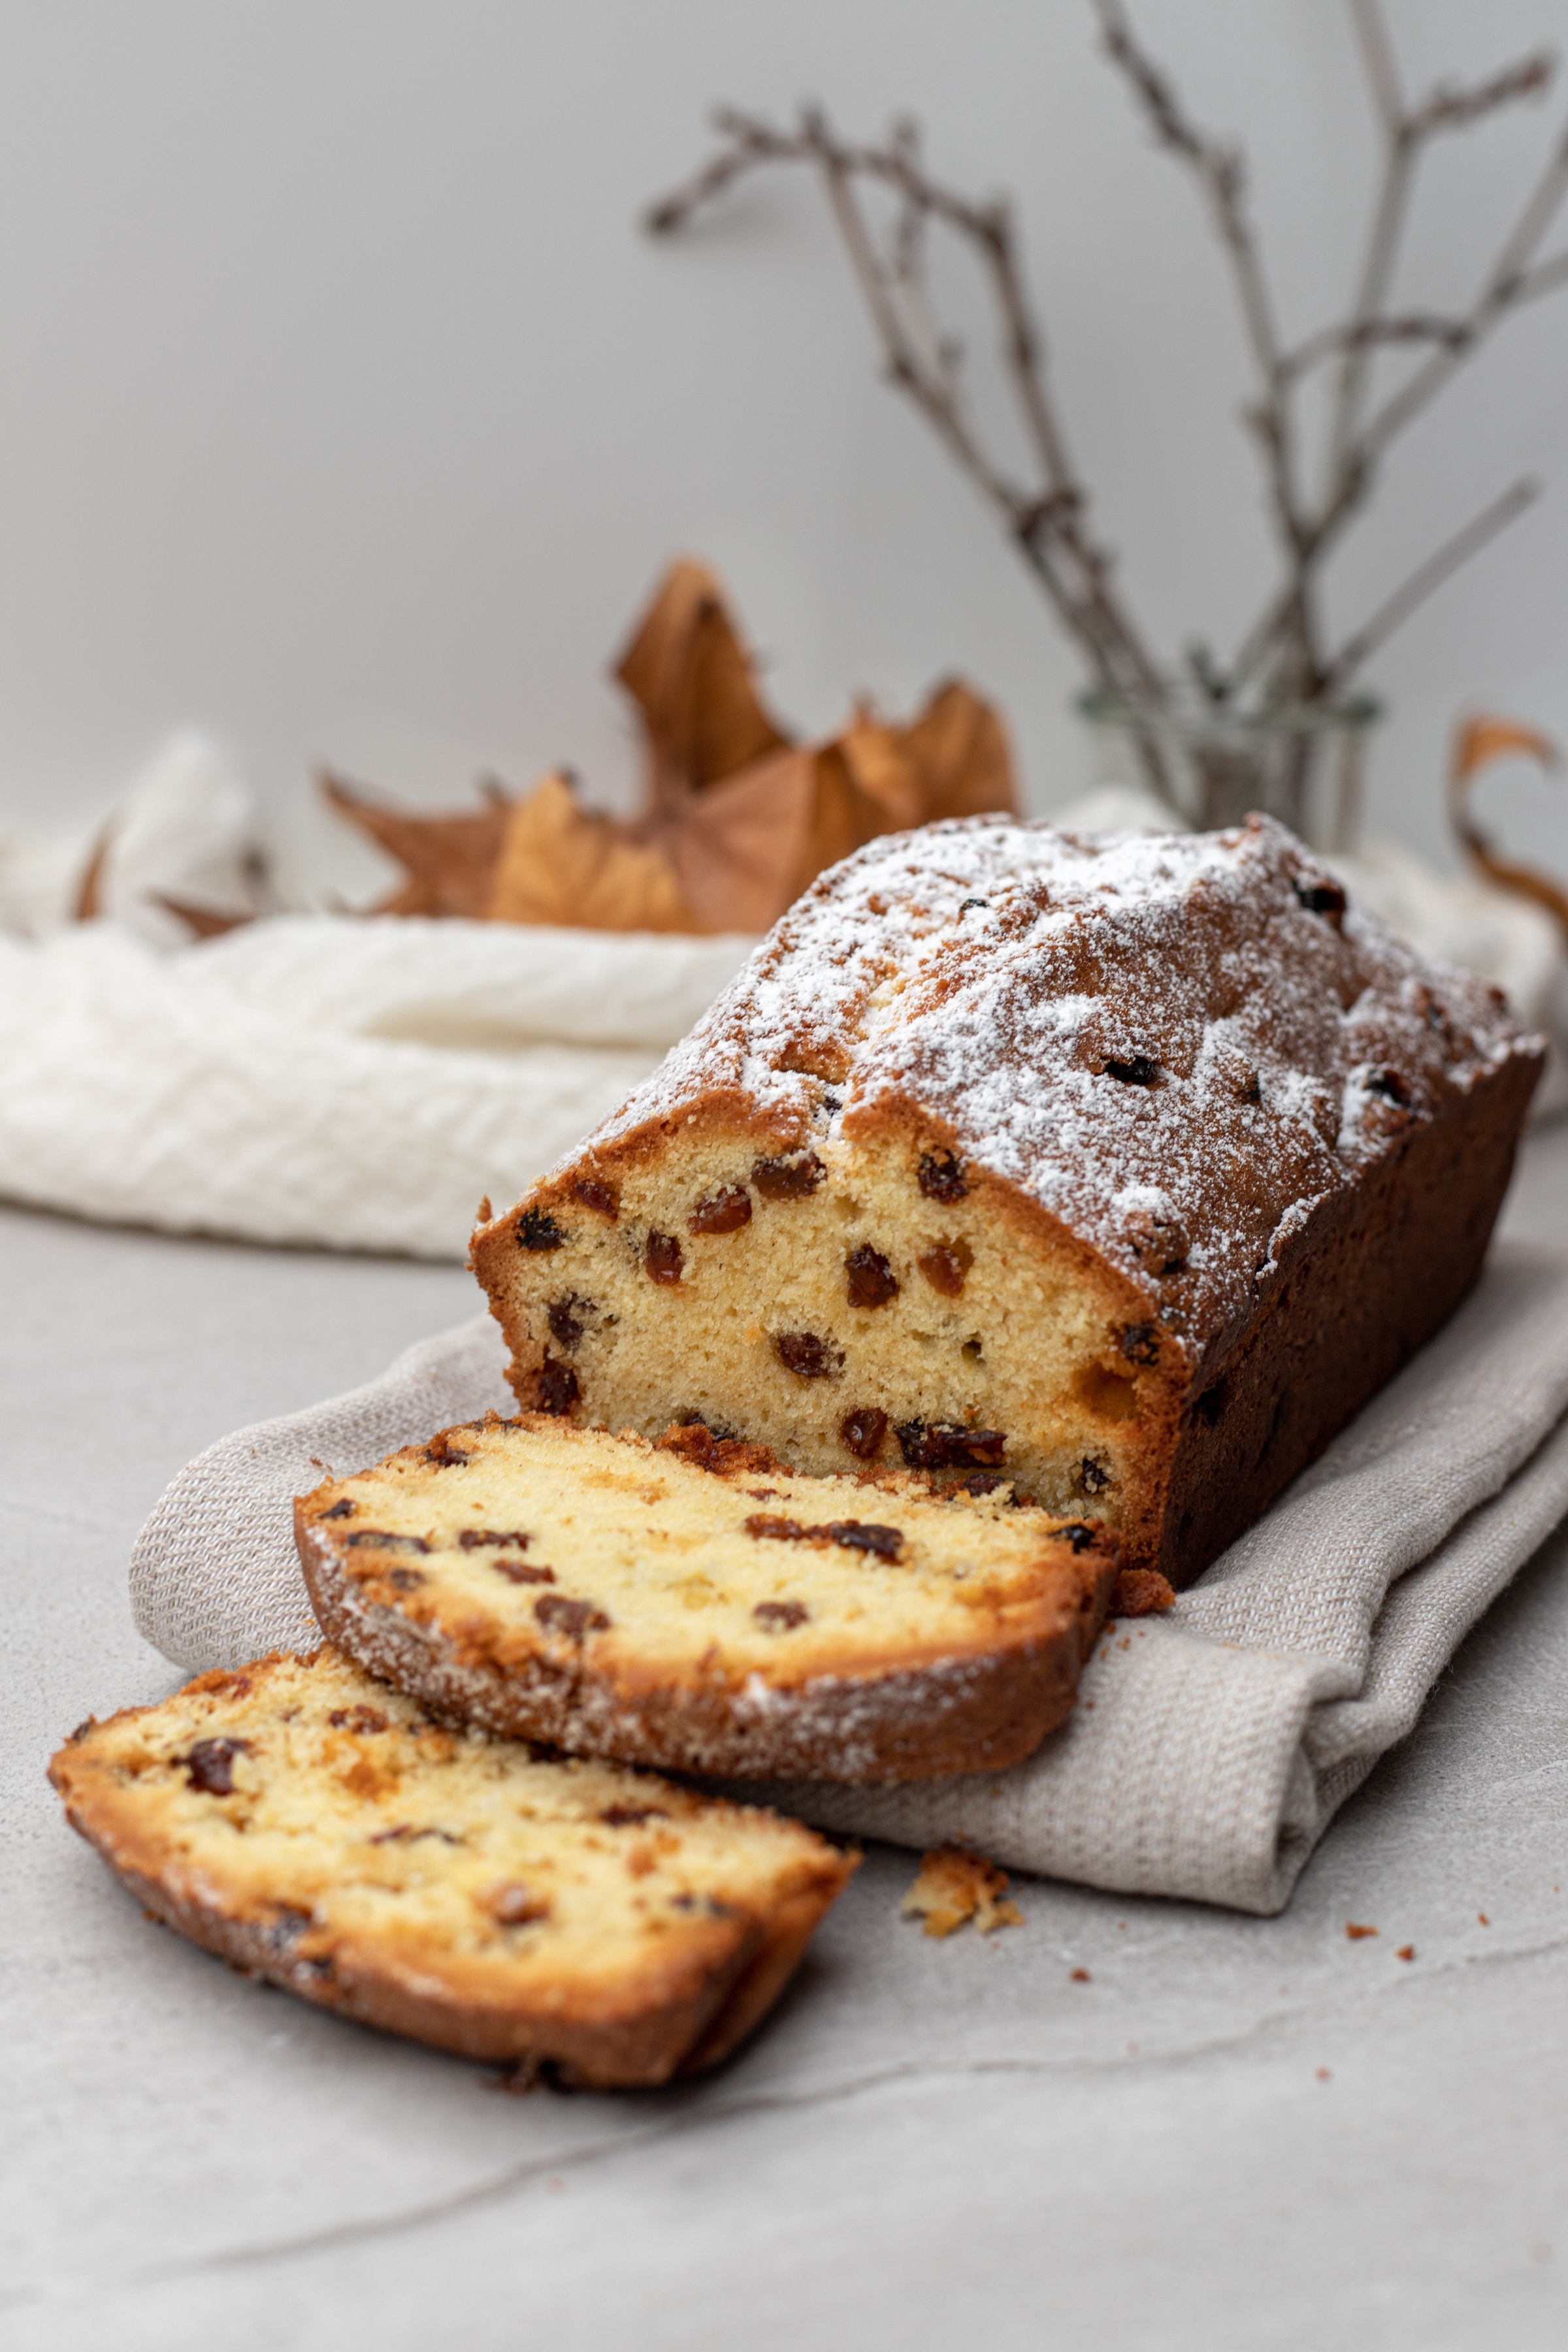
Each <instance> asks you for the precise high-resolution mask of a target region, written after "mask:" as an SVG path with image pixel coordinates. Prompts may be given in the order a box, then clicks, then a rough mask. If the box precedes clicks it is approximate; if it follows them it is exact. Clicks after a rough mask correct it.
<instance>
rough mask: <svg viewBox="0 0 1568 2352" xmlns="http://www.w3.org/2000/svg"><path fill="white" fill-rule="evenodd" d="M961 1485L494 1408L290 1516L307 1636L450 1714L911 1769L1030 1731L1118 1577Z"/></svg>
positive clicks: (682, 1749) (752, 1762) (670, 1758)
mask: <svg viewBox="0 0 1568 2352" xmlns="http://www.w3.org/2000/svg"><path fill="white" fill-rule="evenodd" d="M970 1486H971V1487H977V1488H979V1489H981V1490H982V1491H979V1492H973V1491H970V1490H969V1489H968V1488H960V1489H958V1490H957V1491H953V1492H951V1493H946V1494H933V1493H932V1492H931V1481H930V1480H929V1479H928V1478H926V1477H925V1476H923V1475H920V1474H917V1473H914V1472H910V1471H907V1470H898V1471H894V1470H887V1471H883V1472H880V1473H878V1474H872V1475H867V1474H866V1473H864V1472H862V1473H860V1474H859V1475H853V1476H850V1475H842V1476H837V1477H816V1478H813V1477H802V1476H797V1475H794V1474H793V1473H792V1472H790V1471H788V1470H786V1469H785V1468H784V1466H783V1465H781V1464H780V1463H779V1461H778V1460H777V1458H776V1456H775V1455H774V1454H772V1453H771V1452H770V1451H769V1450H768V1449H767V1448H765V1447H761V1446H754V1445H743V1444H736V1443H733V1442H730V1443H720V1442H716V1441H715V1440H714V1439H713V1438H712V1437H711V1436H710V1433H709V1432H708V1431H707V1430H706V1429H705V1428H703V1427H701V1426H700V1425H696V1426H693V1427H691V1428H689V1429H684V1430H674V1431H671V1432H670V1433H669V1434H668V1437H666V1438H665V1439H664V1440H663V1441H662V1442H661V1444H659V1445H658V1446H657V1447H655V1446H653V1445H650V1444H648V1443H647V1440H646V1439H645V1438H641V1437H637V1436H635V1435H626V1436H622V1437H613V1436H611V1435H610V1434H609V1433H607V1432H606V1431H603V1430H589V1429H578V1428H575V1427H574V1426H573V1425H572V1424H571V1423H569V1422H567V1421H564V1420H563V1419H561V1418H560V1417H558V1416H552V1415H551V1414H547V1413H531V1414H525V1415H524V1416H523V1417H522V1419H521V1421H517V1422H503V1421H501V1420H500V1419H499V1418H497V1417H495V1416H493V1415H492V1416H491V1417H490V1419H489V1422H485V1423H472V1424H470V1425H468V1426H467V1427H464V1428H460V1429H451V1430H445V1431H443V1432H442V1433H440V1434H439V1435H438V1436H437V1437H436V1438H434V1439H432V1440H431V1442H430V1443H429V1444H427V1445H411V1446H407V1447H405V1449H404V1450H403V1451H402V1452H401V1453H398V1454H393V1455H392V1456H391V1457H390V1458H389V1459H388V1460H387V1461H385V1462H384V1463H381V1464H380V1465H378V1466H377V1467H376V1468H374V1469H372V1470H363V1471H360V1472H359V1473H357V1474H356V1475H354V1476H353V1477H350V1478H335V1479H330V1480H329V1481H328V1482H327V1483H326V1484H325V1485H324V1486H319V1487H317V1489H316V1491H315V1492H314V1493H313V1494H311V1495H307V1496H304V1497H302V1499H301V1500H300V1502H299V1503H298V1504H297V1505H296V1506H295V1527H296V1532H297V1536H298V1540H299V1546H300V1559H301V1561H302V1562H303V1565H304V1570H305V1580H306V1583H307V1585H308V1587H309V1589H310V1600H311V1604H312V1606H313V1607H314V1609H315V1612H316V1614H317V1616H318V1617H319V1619H320V1620H321V1629H322V1631H323V1633H326V1634H327V1635H328V1637H329V1639H331V1641H333V1642H335V1643H338V1644H339V1645H340V1646H341V1647H342V1649H344V1650H347V1651H348V1652H349V1653H350V1654H352V1655H353V1656H354V1657H355V1658H357V1659H358V1660H359V1661H360V1662H361V1664H363V1665H365V1666H368V1667H370V1668H371V1669H372V1670H373V1671H374V1672H376V1673H378V1674H383V1675H388V1676H389V1677H390V1678H391V1679H392V1680H393V1681H395V1683H397V1684H398V1685H400V1687H402V1688H403V1689H405V1690H408V1691H412V1692H414V1693H416V1694H417V1695H419V1696H423V1697H425V1698H427V1699H429V1700H430V1701H432V1702H433V1703H434V1704H436V1705H437V1706H441V1707H443V1708H446V1709H447V1710H448V1711H450V1712H452V1713H455V1714H458V1715H459V1716H461V1717H465V1718H466V1719H468V1720H471V1721H474V1722H478V1723H482V1724H485V1725H487V1726H489V1728H490V1729H492V1730H495V1731H501V1732H507V1733H511V1734H515V1735H520V1736H521V1737H524V1738H532V1739H548V1740H551V1741H553V1742H554V1743H555V1744H556V1745H557V1746H559V1747H562V1748H569V1749H572V1750H574V1752H577V1753H581V1754H587V1755H595V1756H611V1757H616V1758H619V1759H622V1760H623V1761H627V1762H632V1763H639V1764H658V1765H664V1766H667V1767H668V1768H670V1769H677V1770H679V1769H686V1770H700V1771H710V1772H721V1773H727V1774H730V1775H732V1776H734V1777H736V1778H742V1779H750V1780H761V1779H767V1778H770V1777H773V1776H776V1775H784V1774H788V1775H792V1776H796V1777H802V1778H806V1779H817V1780H916V1779H922V1778H926V1777H929V1776H931V1775H933V1774H936V1773H941V1772H963V1771H978V1770H982V1769H994V1768H997V1767H1000V1766H1002V1765H1005V1764H1014V1763H1016V1762H1018V1761H1019V1760H1020V1759H1022V1758H1023V1757H1025V1756H1027V1755H1028V1754H1029V1753H1030V1752H1031V1751H1032V1750H1033V1749H1034V1748H1037V1746H1038V1745H1039V1742H1040V1741H1041V1739H1042V1738H1044V1737H1045V1735H1046V1733H1047V1731H1049V1730H1050V1729H1051V1728H1052V1727H1054V1726H1055V1725H1056V1724H1058V1723H1059V1722H1060V1721H1061V1719H1062V1717H1064V1716H1065V1715H1066V1713H1067V1711H1068V1708H1069V1707H1070V1706H1071V1705H1072V1701H1073V1695H1074V1692H1075V1690H1076V1688H1077V1685H1078V1677H1079V1666H1080V1664H1082V1662H1083V1661H1084V1659H1086V1658H1087V1656H1088V1654H1089V1651H1090V1649H1091V1648H1092V1646H1093V1643H1094V1637H1095V1634H1096V1633H1097V1632H1098V1630H1099V1628H1100V1623H1101V1622H1102V1620H1103V1618H1104V1615H1105V1612H1106V1607H1107V1604H1108V1602H1109V1601H1110V1591H1111V1586H1112V1584H1113V1581H1114V1580H1115V1575H1116V1559H1117V1544H1116V1538H1115V1537H1114V1536H1113V1535H1110V1534H1108V1532H1107V1531H1106V1530H1105V1529H1104V1528H1099V1527H1094V1526H1090V1525H1089V1524H1088V1523H1086V1522H1085V1521H1083V1520H1081V1519H1076V1520H1068V1521H1066V1522H1064V1521H1062V1520H1059V1519H1055V1518H1052V1517H1048V1516H1047V1514H1046V1513H1045V1512H1043V1511H1040V1510H1036V1509H1030V1508H1018V1507H1015V1505H1014V1503H1013V1499H1012V1496H1011V1492H1010V1490H1009V1488H1008V1487H1007V1486H1006V1485H1005V1483H1004V1482H1003V1481H1002V1480H1000V1479H998V1478H996V1477H995V1476H994V1475H990V1474H988V1473H979V1474H975V1475H973V1477H972V1479H971V1481H970Z"/></svg>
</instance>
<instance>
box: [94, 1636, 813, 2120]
mask: <svg viewBox="0 0 1568 2352" xmlns="http://www.w3.org/2000/svg"><path fill="white" fill-rule="evenodd" d="M49 1778H50V1780H52V1781H53V1782H54V1785H55V1787H56V1788H57V1789H58V1791H59V1793H60V1795H61V1796H62V1797H63V1798H64V1800H65V1804H66V1810H67V1812H68V1815H69V1818H70V1821H71V1824H72V1826H73V1827H74V1828H76V1829H78V1830H79V1831H80V1832H81V1834H82V1835H83V1837H85V1838H87V1839H88V1840H89V1843H91V1844H92V1845H94V1846H96V1847H97V1849H98V1851H99V1853H100V1854H101V1855H102V1856H103V1858H104V1860H105V1861H106V1862H107V1863H108V1864H109V1865H110V1868H111V1869H112V1870H114V1871H116V1872H118V1874H119V1875H120V1876H121V1878H122V1879H123V1880H124V1881H125V1882H126V1884H127V1885H129V1886H130V1888H131V1889H132V1893H133V1894H135V1895H137V1896H138V1898H139V1899H140V1900H141V1902H142V1904H144V1905H145V1906H146V1907H147V1909H148V1910H149V1911H152V1912H153V1913H155V1914H156V1916H158V1917H159V1918H160V1919H163V1920H164V1921H165V1922H166V1923H167V1924H168V1926H170V1927H174V1928H177V1929H178V1930H179V1932H180V1933H181V1934H182V1935H184V1936H188V1937H191V1939H192V1940H193V1941H194V1942H195V1943H197V1944H200V1945H202V1946H204V1947H205V1949H206V1950H208V1951H211V1952H216V1953H218V1954H220V1955H221V1956H222V1957H223V1958H226V1959H227V1960H230V1961H233V1962H236V1963H237V1964H239V1965H240V1966H242V1967H244V1968H246V1969H251V1970H253V1971H254V1972H255V1973H256V1974H257V1975H258V1976H263V1977H266V1978H268V1979H270V1980H271V1982H273V1983H274V1984H279V1985H281V1986H283V1987H284V1988H285V1989H286V1990H288V1991H289V1992H294V1993H298V1994H300V1996H301V1998H302V1999H304V2000H310V2001H314V2002H317V2003H319V2004H320V2005H321V2006H322V2007H323V2008H328V2009H335V2010H339V2011H342V2013H343V2014H344V2015H346V2016H349V2017H353V2018H358V2019H360V2020H362V2021H363V2022H364V2023H366V2024H369V2025H378V2026H383V2027H385V2028H386V2029H387V2030H388V2031H390V2032H395V2033H405V2034H409V2035H411V2036H412V2037H413V2038H414V2039H415V2040H416V2041H419V2042H432V2043H434V2044H435V2045H436V2046H437V2048H438V2049H443V2050H453V2051H458V2052H460V2053H463V2054H464V2055H466V2056H468V2057H472V2058H492V2059H500V2060H503V2061H510V2062H522V2063H529V2062H533V2063H549V2064H551V2065H552V2066H553V2067H554V2068H556V2069H557V2070H558V2071H559V2073H560V2075H561V2076H562V2078H563V2079H564V2080H566V2081H570V2082H574V2083H580V2084H589V2085H595V2086H599V2087H607V2086H610V2085H613V2084H649V2083H662V2082H665V2081H667V2080H668V2078H669V2076H670V2075H672V2074H690V2073H692V2072H694V2071H696V2070H697V2069H698V2068H700V2067H703V2066H707V2065H710V2064H713V2063H716V2062H717V2061H718V2060H719V2059H721V2058H722V2057H724V2056H725V2055H726V2054H727V2053H729V2052H730V2051H731V2050H732V2049H733V2048H734V2047H735V2045H736V2043H737V2042H740V2041H741V2039H742V2037H743V2036H744V2035H745V2034H746V2033H748V2032H750V2031H751V2030H752V2027H753V2026H754V2025H755V2024H756V2023H757V2021H759V2019H761V2018H762V2017H763V2015H764V2014H765V2013H766V2011H767V2010H768V2009H769V2008H770V2007H771V2005H772V2003H773V2000H775V1999H776V1997H777V1995H778V1993H779V1992H780V1991H781V1990H782V1989H783V1987H784V1984H785V1983H786V1982H787V1981H788V1979H789V1977H790V1975H791V1973H792V1972H793V1970H794V1969H795V1963H796V1962H797V1960H798V1959H799V1958H800V1956H801V1954H802V1952H803V1951H804V1950H805V1946H806V1943H807V1942H808V1940H809V1938H810V1936H811V1933H812V1930H813V1928H814V1927H816V1923H817V1921H818V1919H819V1918H820V1917H821V1916H822V1914H823V1913H824V1912H825V1911H826V1908H827V1906H828V1905H829V1904H830V1903H831V1902H832V1901H833V1899H834V1897H835V1896H836V1895H837V1894H838V1893H839V1892H840V1891H841V1889H842V1888H843V1886H844V1885H845V1883H846V1881H847V1879H848V1877H849V1875H850V1873H851V1872H852V1871H853V1869H854V1868H855V1862H856V1858H855V1857H854V1856H853V1855H846V1854H843V1853H838V1852H837V1850H836V1849H835V1848H834V1847H833V1846H831V1845H829V1844H828V1843H827V1842H826V1840H825V1839H823V1838H819V1837H817V1836H816V1835H815V1834H814V1833H813V1832H811V1831H809V1830H806V1829H803V1828H802V1827H801V1826H800V1824H799V1823H798V1822H787V1821H784V1820H781V1819H780V1818H779V1816H778V1815H777V1814H774V1813H769V1812H764V1811H759V1810H757V1809H755V1808H753V1807H750V1806H742V1805H732V1804H726V1803H723V1802H721V1801H718V1800H716V1799H713V1798H707V1797H700V1796H697V1795H694V1794H693V1793H692V1792H691V1791H689V1790H684V1789H675V1788H672V1787H670V1786H669V1785H668V1782H665V1781H662V1780H657V1779H655V1778H654V1777H653V1776H652V1775H651V1774H648V1773H639V1772H628V1771H625V1770H622V1769H617V1768H616V1766H614V1765H606V1764H587V1763H574V1762H563V1761H562V1760H560V1759H549V1758H538V1757H535V1756H534V1755H533V1753H532V1752H531V1749H530V1748H527V1747H525V1746H521V1745H519V1744H517V1743H515V1742H512V1741H510V1740H500V1739H492V1738H488V1737H487V1736H486V1735H485V1734H484V1733H483V1732H479V1731H455V1730H453V1729H452V1728H451V1727H450V1726H448V1725H446V1724H442V1723H439V1722H437V1721H433V1720H432V1719H431V1717H429V1716H428V1715H427V1714H426V1711H425V1709H424V1708H423V1707H421V1706H419V1705H418V1704H417V1703H416V1701H414V1700H412V1699H409V1698H406V1697H404V1696H401V1695H400V1694H399V1693H397V1692H395V1691H391V1690H388V1689H386V1688H385V1687H384V1685H382V1684H380V1683H377V1682H374V1681H373V1680H372V1679H371V1678H370V1677H369V1676H368V1675H364V1674H362V1673H361V1672H360V1670H359V1669H358V1667H356V1666H354V1665H353V1664H350V1663H349V1662H348V1661H347V1660H346V1659H344V1658H342V1657H340V1656H338V1655H336V1654H334V1653H333V1652H332V1651H331V1650H330V1649H329V1650H322V1651H320V1652H319V1653H318V1654H316V1655H315V1656H314V1657H313V1658H296V1657H289V1656H282V1655H279V1656H274V1657H270V1658H263V1659H261V1660H260V1661H259V1662H258V1664H255V1665H253V1666H247V1667H246V1668H245V1669H244V1670H243V1671H242V1672H240V1673H238V1674H210V1675H201V1676H200V1677H199V1679H198V1680H197V1681H195V1682H194V1683H190V1684H188V1685H186V1687H185V1688H184V1690H183V1691H180V1692H177V1693H176V1694H175V1696H174V1697H173V1698H171V1699H166V1700H165V1701H164V1702H163V1705H162V1706H144V1707H132V1708H128V1709H127V1710H126V1711H125V1713H123V1714H121V1715H117V1716H114V1717H110V1720H109V1721H108V1722H106V1723H94V1722H89V1723H87V1724H84V1725H83V1726H82V1727H81V1729H80V1730H79V1731H78V1732H77V1733H76V1734H75V1735H74V1736H73V1738H71V1739H70V1741H69V1742H68V1744H67V1745H66V1746H65V1747H64V1748H61V1749H60V1751H59V1754H58V1756H57V1757H56V1758H55V1759H54V1761H53V1763H52V1764H51V1765H50V1768H49Z"/></svg>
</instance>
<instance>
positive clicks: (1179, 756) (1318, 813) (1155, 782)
mask: <svg viewBox="0 0 1568 2352" xmlns="http://www.w3.org/2000/svg"><path fill="white" fill-rule="evenodd" d="M1078 708H1079V715H1080V717H1081V718H1082V719H1083V721H1084V725H1085V727H1086V729H1087V730H1088V733H1089V758H1090V782H1091V784H1092V785H1094V786H1100V787H1103V786H1121V788H1123V789H1124V790H1125V789H1131V790H1134V791H1141V792H1143V793H1151V794H1152V796H1153V797H1154V798H1155V799H1156V800H1158V801H1161V802H1163V803H1164V805H1165V806H1166V807H1167V808H1169V809H1171V810H1172V811H1173V813H1174V814H1175V815H1176V816H1177V817H1178V818H1180V820H1181V822H1182V823H1183V824H1187V825H1191V826H1193V827H1194V829H1195V830H1197V831H1198V832H1201V833H1208V832H1212V831H1214V830H1215V829H1216V828H1217V827H1219V826H1221V825H1232V824H1241V823H1242V821H1243V820H1244V819H1245V818H1246V817H1247V816H1248V815H1249V814H1251V812H1252V811H1253V810H1254V809H1258V810H1260V811H1261V812H1262V813H1263V814H1266V815H1268V816H1273V817H1278V818H1279V822H1280V823H1281V824H1288V825H1289V828H1290V830H1291V832H1292V833H1295V834H1299V835H1300V837H1301V839H1302V840H1303V841H1305V842H1307V843H1309V844H1310V846H1311V847H1312V848H1314V849H1317V850H1321V851H1324V852H1328V853H1333V852H1336V851H1337V852H1340V853H1348V852H1350V851H1352V850H1353V849H1354V848H1355V847H1356V845H1357V843H1358V841H1359V840H1360V837H1361V827H1362V808H1363V789H1364V777H1365V767H1366V747H1367V742H1368V740H1369V738H1370V736H1371V733H1372V730H1373V727H1374V726H1375V724H1376V723H1377V720H1378V719H1379V717H1380V716H1381V708H1380V706H1379V705H1378V704H1377V703H1376V702H1374V701H1373V700H1372V699H1371V698H1370V697H1365V696H1361V697H1357V698H1354V699H1352V700H1349V701H1345V702H1337V703H1329V704H1315V703H1313V704H1304V705H1301V706H1300V707H1298V708H1289V707H1287V708H1284V709H1276V710H1265V711H1258V712H1241V711H1231V710H1227V709H1225V707H1224V706H1223V705H1221V704H1216V703H1214V702H1212V701H1211V700H1210V699H1209V698H1207V697H1206V696H1205V694H1203V693H1202V692H1201V691H1200V690H1199V689H1198V688H1196V687H1194V686H1191V685H1188V684H1187V683H1186V682H1185V681H1173V683H1172V684H1171V685H1170V686H1169V687H1168V688H1167V689H1166V692H1165V694H1164V696H1163V698H1161V699H1160V700H1158V701H1155V700H1152V699H1151V700H1149V701H1138V702H1133V701H1131V700H1130V699H1124V698H1121V697H1120V696H1117V695H1114V694H1111V693H1110V692H1108V691H1106V690H1105V689H1103V688H1098V687H1096V688H1089V691H1088V692H1087V693H1085V694H1083V695H1080V697H1079V705H1078Z"/></svg>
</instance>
